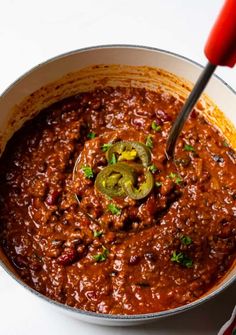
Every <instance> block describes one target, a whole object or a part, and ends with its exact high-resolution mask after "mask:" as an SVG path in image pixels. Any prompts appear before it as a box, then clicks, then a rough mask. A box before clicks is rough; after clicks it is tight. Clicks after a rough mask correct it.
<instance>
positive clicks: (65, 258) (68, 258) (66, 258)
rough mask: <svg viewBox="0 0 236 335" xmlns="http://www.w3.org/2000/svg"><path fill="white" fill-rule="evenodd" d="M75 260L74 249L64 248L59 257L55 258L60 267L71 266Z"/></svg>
mask: <svg viewBox="0 0 236 335" xmlns="http://www.w3.org/2000/svg"><path fill="white" fill-rule="evenodd" d="M76 258H77V252H76V251H75V249H74V248H66V249H65V250H64V251H63V253H62V254H61V256H59V257H58V258H57V262H58V264H60V265H63V266H67V265H70V264H72V263H73V262H74V261H75V260H76Z"/></svg>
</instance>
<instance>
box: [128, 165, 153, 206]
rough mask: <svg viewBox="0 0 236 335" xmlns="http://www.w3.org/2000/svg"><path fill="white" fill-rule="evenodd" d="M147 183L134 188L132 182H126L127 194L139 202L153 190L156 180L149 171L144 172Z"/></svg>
mask: <svg viewBox="0 0 236 335" xmlns="http://www.w3.org/2000/svg"><path fill="white" fill-rule="evenodd" d="M144 177H145V181H144V182H143V183H141V184H140V185H139V186H138V188H136V187H135V186H134V183H132V181H131V180H125V181H124V184H123V187H124V190H125V193H126V194H127V195H128V196H129V197H130V198H131V199H134V200H139V199H143V198H145V197H146V196H147V195H148V194H149V193H150V192H151V190H152V189H153V186H154V178H153V175H152V173H151V172H150V171H149V170H146V171H144Z"/></svg>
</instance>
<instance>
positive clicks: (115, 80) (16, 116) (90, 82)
mask: <svg viewBox="0 0 236 335" xmlns="http://www.w3.org/2000/svg"><path fill="white" fill-rule="evenodd" d="M201 71H202V67H201V66H200V65H198V64H197V63H195V62H193V61H191V60H189V59H187V58H184V57H182V56H179V55H176V54H173V53H170V52H167V51H163V50H159V49H154V48H148V47H142V46H126V45H112V46H97V47H91V48H86V49H81V50H77V51H73V52H70V53H67V54H64V55H61V56H58V57H55V58H53V59H51V60H49V61H47V62H45V63H43V64H40V65H39V66H37V67H35V68H33V69H32V70H31V71H29V72H27V73H26V74H25V75H23V76H22V77H20V78H19V79H18V80H17V81H15V82H14V83H13V84H12V85H11V86H10V87H9V88H8V89H7V90H6V91H5V92H4V93H3V95H2V96H1V98H0V113H1V121H0V152H1V153H2V152H3V150H4V147H5V145H6V143H7V141H8V139H9V138H10V137H11V136H12V135H13V133H14V132H15V131H16V130H17V129H18V128H19V127H20V126H21V125H22V124H23V123H24V122H25V121H26V120H27V119H29V118H31V117H33V116H34V115H36V114H37V113H38V112H39V111H40V110H41V109H42V108H45V107H47V106H49V105H50V104H52V103H53V102H55V101H58V100H61V99H63V98H65V97H68V96H71V95H73V94H76V93H78V92H82V91H88V90H91V89H94V88H96V87H103V86H118V85H119V86H130V85H132V86H134V87H145V88H148V89H151V90H155V89H159V90H162V91H163V92H165V91H166V92H171V93H172V94H174V95H176V96H178V98H179V99H181V100H184V99H186V97H187V95H188V94H189V91H190V90H191V87H192V84H191V83H192V82H195V81H196V79H197V78H198V76H199V74H200V72H201ZM183 77H184V78H183ZM213 101H214V102H213ZM235 106H236V92H234V90H233V89H232V88H230V87H229V86H228V85H227V84H226V83H225V82H223V80H221V79H220V78H218V77H217V76H213V78H212V79H211V81H210V83H209V85H208V86H207V88H206V94H204V95H203V96H202V98H201V99H200V101H199V103H198V105H197V109H198V110H199V111H200V112H201V113H204V115H205V117H206V118H207V119H208V120H209V121H210V122H211V123H213V124H214V125H215V126H216V127H218V128H219V129H220V130H221V131H222V132H223V133H224V135H225V137H226V139H227V140H228V141H229V142H230V143H231V145H232V147H233V148H234V149H236V136H235V134H236V130H235V127H234V125H236V114H235V113H234V112H233V111H234V109H235ZM221 111H223V112H224V113H222V112H221ZM0 264H1V265H2V267H3V268H4V269H5V270H6V271H7V272H8V274H9V275H10V276H11V277H13V278H14V279H15V281H16V283H17V284H19V285H21V286H23V287H25V289H26V290H27V291H28V292H31V293H32V294H34V295H35V296H36V297H38V298H39V299H41V300H43V301H44V302H45V303H47V304H51V306H52V307H54V308H56V309H58V310H59V311H61V312H63V313H66V314H68V315H70V316H72V317H74V318H77V319H79V320H83V321H87V322H91V323H96V324H103V325H119V326H121V325H123V326H127V325H133V324H139V323H146V322H148V321H153V320H156V319H158V318H162V317H167V316H170V315H173V314H176V313H180V312H184V311H187V310H189V309H190V308H193V307H195V306H198V305H199V304H201V303H204V302H206V301H207V300H209V299H211V298H213V297H214V296H216V295H217V294H219V293H220V292H222V291H223V290H224V289H225V288H226V287H228V286H229V285H230V284H231V283H232V282H233V281H234V280H235V279H236V262H234V264H233V265H232V266H231V268H230V269H229V271H228V272H227V274H226V275H225V276H224V277H223V278H222V279H221V281H220V282H219V283H217V284H216V285H215V286H214V287H213V288H212V289H211V290H210V291H208V292H207V293H206V294H204V295H203V296H202V297H200V298H199V299H198V300H196V301H194V302H192V303H190V304H187V305H184V306H180V307H178V308H174V309H170V310H166V311H161V312H158V313H151V314H141V315H128V316H126V315H106V314H96V313H93V312H87V311H82V310H79V309H75V308H72V307H69V306H66V305H63V304H61V303H59V302H56V301H53V300H51V299H49V298H47V297H45V296H43V295H42V294H40V293H38V292H37V291H35V290H34V289H32V288H30V287H29V286H28V285H26V284H25V283H24V282H23V281H22V280H21V279H20V278H19V276H18V275H17V273H16V272H15V270H14V268H13V267H12V265H11V264H10V262H9V261H8V259H7V258H6V256H5V255H4V253H3V251H2V250H0Z"/></svg>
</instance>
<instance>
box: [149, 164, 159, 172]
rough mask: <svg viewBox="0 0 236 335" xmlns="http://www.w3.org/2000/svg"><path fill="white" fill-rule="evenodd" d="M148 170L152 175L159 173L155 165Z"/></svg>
mask: <svg viewBox="0 0 236 335" xmlns="http://www.w3.org/2000/svg"><path fill="white" fill-rule="evenodd" d="M148 170H149V171H151V172H152V173H155V172H156V171H157V167H156V165H155V164H152V165H150V166H149V167H148Z"/></svg>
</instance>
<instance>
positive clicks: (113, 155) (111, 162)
mask: <svg viewBox="0 0 236 335" xmlns="http://www.w3.org/2000/svg"><path fill="white" fill-rule="evenodd" d="M116 162H117V159H116V155H115V154H114V153H113V154H112V155H111V159H110V160H109V164H116Z"/></svg>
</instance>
